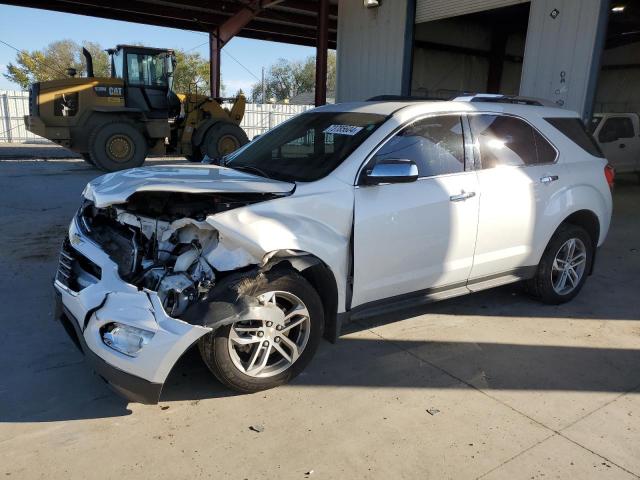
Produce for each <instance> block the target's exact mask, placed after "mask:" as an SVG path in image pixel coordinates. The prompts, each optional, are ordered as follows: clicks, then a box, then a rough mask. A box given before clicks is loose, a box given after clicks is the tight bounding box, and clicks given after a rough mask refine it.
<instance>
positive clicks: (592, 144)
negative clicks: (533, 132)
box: [545, 117, 604, 158]
mask: <svg viewBox="0 0 640 480" xmlns="http://www.w3.org/2000/svg"><path fill="white" fill-rule="evenodd" d="M545 120H546V121H547V122H549V123H550V124H551V125H553V126H554V127H555V128H557V129H558V130H560V131H561V132H562V133H563V134H564V135H565V136H566V137H567V138H569V140H571V141H572V142H573V143H575V144H576V145H578V146H579V147H580V148H582V149H583V150H584V151H585V152H587V153H588V154H590V155H593V156H594V157H600V158H604V155H603V154H602V150H600V147H599V146H598V144H597V143H596V141H595V139H594V138H593V135H590V134H589V133H588V132H587V129H586V128H585V126H584V124H583V123H582V121H581V120H580V119H579V118H569V117H564V118H545Z"/></svg>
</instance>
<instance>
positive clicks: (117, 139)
mask: <svg viewBox="0 0 640 480" xmlns="http://www.w3.org/2000/svg"><path fill="white" fill-rule="evenodd" d="M107 153H108V154H109V156H110V157H111V159H112V160H114V161H116V162H124V161H126V160H128V159H129V158H130V157H131V155H132V153H133V144H132V142H131V140H130V139H129V138H128V137H127V136H125V135H113V136H112V137H111V138H109V140H108V141H107Z"/></svg>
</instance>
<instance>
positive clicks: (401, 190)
mask: <svg viewBox="0 0 640 480" xmlns="http://www.w3.org/2000/svg"><path fill="white" fill-rule="evenodd" d="M391 159H409V160H413V161H414V162H415V163H416V164H417V165H418V171H419V175H420V178H419V179H418V180H417V181H415V182H413V183H398V184H381V185H372V186H364V185H360V186H358V187H357V188H356V192H355V218H354V266H353V268H354V278H353V297H352V302H351V306H352V307H357V306H358V305H363V304H366V303H369V302H373V301H376V300H382V299H386V298H390V297H396V296H399V295H404V294H409V293H414V292H416V293H419V292H423V291H425V290H426V291H427V292H425V293H428V292H429V291H433V290H440V289H441V288H447V287H451V288H456V287H457V288H464V284H465V283H466V280H467V278H468V276H469V273H470V270H471V266H472V263H473V251H474V246H475V239H476V228H477V224H478V183H477V177H476V173H475V172H474V171H472V170H471V169H470V168H466V169H465V163H467V162H465V149H464V135H463V129H462V121H461V118H460V116H457V115H442V116H433V117H427V118H423V119H421V120H417V121H415V122H413V123H411V124H409V125H408V126H406V127H404V128H403V129H402V130H400V131H399V132H398V133H397V134H395V135H394V136H393V137H391V138H390V139H389V140H388V141H387V142H386V143H385V144H384V145H383V146H382V147H381V148H380V149H379V150H378V151H377V152H376V154H375V156H374V157H373V159H372V160H371V162H369V164H368V165H367V166H366V169H371V168H372V167H373V165H374V164H375V163H376V162H378V161H382V160H391Z"/></svg>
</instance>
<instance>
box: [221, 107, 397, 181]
mask: <svg viewBox="0 0 640 480" xmlns="http://www.w3.org/2000/svg"><path fill="white" fill-rule="evenodd" d="M385 120H386V117H385V116H384V115H377V114H372V113H353V112H309V113H303V114H300V115H298V116H296V117H294V118H292V119H291V120H289V121H288V122H285V123H283V124H282V125H280V126H278V127H277V128H275V129H273V130H271V131H269V132H267V133H266V134H264V135H263V136H261V137H260V138H258V139H256V140H254V141H253V142H251V143H249V144H247V145H246V146H245V147H243V148H241V149H240V150H237V151H235V152H233V153H232V154H230V155H228V156H227V157H226V158H225V165H226V166H228V167H231V168H236V169H238V170H245V171H247V172H250V173H255V174H258V175H262V176H266V177H269V178H275V179H277V180H285V181H300V182H312V181H314V180H318V179H320V178H323V177H325V176H327V175H328V174H329V173H330V172H331V171H333V170H334V169H335V168H336V167H337V166H338V165H340V164H341V163H342V162H343V161H344V159H345V158H347V156H349V154H350V153H351V152H353V151H354V150H355V149H356V147H358V145H360V144H361V143H362V142H363V141H364V140H365V139H366V138H367V137H368V136H369V135H371V133H372V132H373V131H374V130H375V129H376V128H378V127H379V126H380V125H381V124H382V123H383V122H384V121H385Z"/></svg>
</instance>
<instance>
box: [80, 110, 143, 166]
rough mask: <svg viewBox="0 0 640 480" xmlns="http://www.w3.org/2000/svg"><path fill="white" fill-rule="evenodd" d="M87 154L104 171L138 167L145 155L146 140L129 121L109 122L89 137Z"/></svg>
mask: <svg viewBox="0 0 640 480" xmlns="http://www.w3.org/2000/svg"><path fill="white" fill-rule="evenodd" d="M89 149H90V151H89V154H90V156H91V160H92V161H93V163H94V164H95V166H96V167H98V168H100V169H101V170H104V171H106V172H115V171H117V170H125V169H127V168H135V167H139V166H140V165H142V164H143V163H144V159H145V158H146V156H147V150H148V148H147V141H146V140H145V138H144V136H143V135H142V133H140V132H139V131H138V130H137V129H136V128H135V127H134V126H133V125H132V124H131V123H128V122H123V121H115V122H110V123H107V124H105V125H102V126H99V127H97V128H96V129H95V130H94V131H93V132H92V134H91V136H90V137H89Z"/></svg>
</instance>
